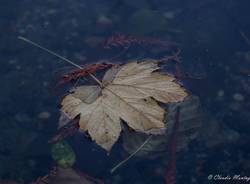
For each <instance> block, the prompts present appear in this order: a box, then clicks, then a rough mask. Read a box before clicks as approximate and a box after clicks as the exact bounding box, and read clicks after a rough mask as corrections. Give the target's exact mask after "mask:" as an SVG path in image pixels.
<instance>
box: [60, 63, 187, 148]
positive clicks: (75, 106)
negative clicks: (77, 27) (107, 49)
mask: <svg viewBox="0 0 250 184" xmlns="http://www.w3.org/2000/svg"><path fill="white" fill-rule="evenodd" d="M159 69H160V67H159V65H158V62H157V61H153V60H152V61H150V60H148V61H144V62H137V61H134V62H130V63H127V64H125V65H122V66H120V67H117V66H115V67H112V68H111V69H110V70H108V71H107V72H106V74H105V75H104V77H103V80H102V82H99V83H98V84H99V85H96V86H93V85H92V86H88V85H82V86H78V87H76V88H74V89H72V90H71V93H70V94H69V95H67V96H65V97H64V98H63V100H62V102H61V105H62V111H63V112H65V113H66V114H67V115H68V116H69V117H70V118H72V119H73V118H75V117H77V116H78V115H80V119H79V126H80V130H81V131H84V132H86V131H87V132H88V134H89V135H90V136H91V138H92V139H93V140H94V141H96V143H97V144H98V145H100V146H101V147H102V148H104V149H105V150H107V151H109V150H110V149H111V148H112V146H113V145H114V143H115V142H116V141H117V140H118V138H119V135H120V133H121V130H122V127H121V120H123V121H125V122H126V123H127V124H128V126H129V127H130V128H132V129H133V130H135V131H138V132H143V133H147V134H162V133H164V130H165V128H166V126H167V125H166V124H165V123H164V114H165V113H166V111H165V109H164V108H162V107H161V106H160V105H159V104H158V103H157V102H161V103H175V102H180V101H183V100H184V98H185V97H186V96H187V95H188V93H187V92H186V91H185V89H184V88H182V87H181V86H180V85H179V84H178V83H176V81H175V78H174V77H173V76H171V75H169V74H161V73H159V72H157V70H159Z"/></svg>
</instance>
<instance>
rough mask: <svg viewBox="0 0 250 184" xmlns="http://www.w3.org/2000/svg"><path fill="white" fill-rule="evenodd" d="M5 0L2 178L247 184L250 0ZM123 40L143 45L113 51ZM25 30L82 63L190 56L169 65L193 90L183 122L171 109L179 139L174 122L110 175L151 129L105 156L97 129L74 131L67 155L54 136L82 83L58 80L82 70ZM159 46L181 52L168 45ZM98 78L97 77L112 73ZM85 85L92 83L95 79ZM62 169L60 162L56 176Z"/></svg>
mask: <svg viewBox="0 0 250 184" xmlns="http://www.w3.org/2000/svg"><path fill="white" fill-rule="evenodd" d="M0 4H1V6H0V29H1V35H0V64H1V66H0V84H1V90H0V115H1V116H0V183H5V182H7V181H9V183H15V182H16V183H25V184H26V183H31V182H32V181H33V182H34V181H37V178H39V177H43V176H45V178H44V179H43V180H41V181H37V183H50V184H55V183H65V184H71V183H102V182H103V183H107V184H109V183H112V184H113V183H114V184H123V183H124V184H125V183H126V184H127V183H129V184H149V183H150V184H151V183H156V184H158V183H159V184H166V183H168V184H172V183H181V184H184V183H185V184H189V183H190V184H191V183H193V184H207V183H217V182H221V181H223V182H228V183H230V182H232V183H237V182H242V183H248V182H250V163H249V160H250V148H249V143H250V142H249V141H250V139H249V135H250V134H249V133H250V125H249V123H250V122H249V119H250V113H249V109H250V101H249V95H250V24H249V22H250V14H249V7H250V2H249V1H248V0H238V1H233V0H221V1H220V2H218V1H215V0H200V1H198V0H190V1H183V0H175V1H174V0H109V1H101V0H91V1H90V0H61V1H59V0H43V1H31V0H19V1H17V0H10V1H5V2H4V1H2V2H0ZM114 35H126V36H128V35H130V36H131V37H133V38H134V39H135V40H136V41H133V42H131V44H130V43H129V46H128V43H127V42H125V43H126V44H125V43H124V42H123V43H118V42H119V41H117V42H116V43H115V44H113V45H111V48H110V49H105V48H104V44H103V43H104V41H105V40H107V39H108V38H110V37H111V36H114ZM18 36H22V37H25V38H28V39H30V40H32V41H34V42H36V43H39V44H41V45H42V46H44V47H46V48H48V49H50V50H51V51H53V52H56V53H58V54H59V55H60V56H63V57H66V58H68V59H70V60H71V61H74V62H75V63H76V64H77V65H81V66H82V65H84V66H86V65H87V64H93V63H100V62H103V61H105V62H110V63H116V64H118V63H120V64H124V63H128V62H130V61H133V60H141V61H142V60H146V59H149V58H151V59H160V58H163V57H165V56H166V55H174V54H175V53H176V52H178V51H181V53H180V55H179V57H180V62H179V63H178V62H177V63H178V67H177V69H176V66H177V64H176V61H174V62H169V64H166V65H163V68H162V69H163V72H169V73H171V74H172V75H174V76H176V77H177V78H178V79H177V81H178V83H179V84H181V85H183V87H184V88H186V89H187V90H188V92H189V93H190V96H191V97H190V98H189V99H188V100H186V101H185V102H182V103H179V104H178V106H180V107H181V111H180V115H179V118H176V111H175V110H176V104H171V105H168V106H167V107H165V108H166V109H167V111H168V114H167V117H166V119H167V120H166V121H167V122H168V123H169V125H171V123H172V125H173V126H174V124H175V123H176V122H177V120H176V119H179V127H180V130H179V132H178V131H177V132H178V133H177V134H176V137H177V140H173V139H172V138H171V137H173V136H172V135H174V128H173V129H172V130H170V129H169V130H168V135H169V136H165V137H164V136H163V137H157V136H156V137H154V138H153V139H152V140H151V141H150V142H149V143H148V144H145V147H143V148H142V149H141V150H140V151H139V152H138V153H137V154H136V155H134V156H133V157H132V158H131V159H129V160H128V161H127V162H126V163H125V164H123V165H122V166H121V167H119V168H118V169H117V170H115V172H113V173H110V170H111V169H112V168H113V167H114V166H115V165H117V164H118V163H119V162H121V161H122V160H124V159H126V158H127V157H128V156H129V155H130V154H133V152H134V151H135V150H136V149H137V148H138V147H140V145H141V144H142V143H143V140H145V139H146V138H147V136H145V135H144V134H136V133H134V132H133V131H131V130H129V129H128V127H126V125H125V126H124V127H123V128H124V130H123V132H122V134H121V136H120V139H119V140H118V142H117V143H116V144H115V145H114V146H113V148H112V150H111V151H110V153H109V154H107V152H106V151H105V150H104V149H102V148H101V147H100V146H98V145H97V144H96V143H94V142H93V141H91V138H90V137H89V136H88V135H86V134H84V133H80V132H75V133H74V134H73V135H72V136H69V137H67V138H66V139H65V140H64V141H65V142H61V143H60V144H62V145H63V146H62V145H61V147H63V148H65V150H66V151H65V150H63V149H62V150H61V149H58V150H59V151H58V150H57V147H56V148H55V146H53V145H52V144H50V143H48V141H49V140H50V139H51V137H53V136H54V135H55V134H57V131H58V130H57V127H58V122H59V117H60V101H61V99H62V98H63V96H64V95H65V94H66V93H67V92H68V90H69V89H70V88H71V87H72V86H74V85H78V84H76V82H73V83H70V82H68V83H67V84H66V85H62V86H60V87H58V88H55V85H56V84H57V83H58V81H60V79H61V76H63V75H65V74H67V73H69V72H71V71H72V70H74V69H76V68H74V66H71V65H69V64H68V63H66V62H64V61H63V60H61V59H60V58H58V57H56V56H53V55H51V54H49V53H46V52H44V51H43V50H41V49H38V48H37V47H35V46H32V45H31V44H28V43H25V42H23V41H22V40H20V39H18ZM126 36H125V37H126ZM126 38H127V37H126ZM159 43H160V44H159ZM162 43H164V44H165V43H171V44H173V45H174V46H173V47H174V48H172V47H171V48H169V49H167V50H166V49H165V47H162V45H161V44H162ZM164 44H163V45H164ZM95 75H96V76H97V77H99V78H100V77H101V76H102V75H103V72H102V71H100V72H97V73H96V74H95ZM81 80H82V81H80V83H87V82H88V83H91V84H93V83H94V81H93V80H91V78H89V77H87V78H85V79H81ZM78 82H79V81H77V83H78ZM124 124H125V123H124ZM169 127H171V126H169ZM65 145H66V146H65ZM171 145H172V146H171ZM173 145H175V146H176V147H177V148H176V149H174V148H173V147H174V146H173ZM57 146H58V145H57ZM59 148H60V145H59ZM62 160H63V161H62ZM65 160H66V161H65ZM62 162H63V163H62ZM65 162H66V163H67V164H68V165H67V164H66V166H65ZM62 165H63V166H64V168H62ZM59 166H61V167H59ZM53 167H57V170H56V172H55V173H54V174H53V173H52V172H50V171H51V170H53ZM63 176H68V177H69V178H71V179H69V178H67V177H65V178H64V177H63ZM53 177H54V178H53ZM55 178H57V179H55ZM58 178H59V179H58ZM72 178H73V179H72ZM79 178H80V179H79ZM169 178H172V179H169ZM1 181H2V182H1Z"/></svg>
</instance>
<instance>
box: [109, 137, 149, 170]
mask: <svg viewBox="0 0 250 184" xmlns="http://www.w3.org/2000/svg"><path fill="white" fill-rule="evenodd" d="M151 138H152V135H150V136H149V137H148V138H147V139H146V140H145V141H144V142H143V143H142V145H140V146H139V147H138V148H137V149H136V150H135V152H134V153H132V154H131V155H129V156H128V157H127V158H126V159H124V160H123V161H121V162H120V163H118V164H117V165H116V166H115V167H113V168H112V169H111V170H110V172H111V173H114V172H115V171H116V170H117V169H118V168H119V167H121V166H122V165H123V164H125V163H126V162H127V161H128V160H130V159H131V158H132V157H133V156H134V155H135V154H136V153H138V152H139V151H140V150H141V149H142V148H143V146H145V145H146V144H147V143H148V141H149V140H150V139H151Z"/></svg>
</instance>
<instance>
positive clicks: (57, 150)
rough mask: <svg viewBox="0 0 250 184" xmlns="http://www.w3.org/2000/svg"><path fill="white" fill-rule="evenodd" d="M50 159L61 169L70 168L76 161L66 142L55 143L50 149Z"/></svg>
mask: <svg viewBox="0 0 250 184" xmlns="http://www.w3.org/2000/svg"><path fill="white" fill-rule="evenodd" d="M51 155H52V158H53V159H54V160H55V161H56V163H57V164H58V165H59V166H60V167H63V168H69V167H72V166H73V165H74V163H75V161H76V155H75V153H74V151H73V149H72V148H71V146H70V145H69V144H68V143H67V142H66V141H61V142H59V143H56V144H54V145H53V146H52V148H51Z"/></svg>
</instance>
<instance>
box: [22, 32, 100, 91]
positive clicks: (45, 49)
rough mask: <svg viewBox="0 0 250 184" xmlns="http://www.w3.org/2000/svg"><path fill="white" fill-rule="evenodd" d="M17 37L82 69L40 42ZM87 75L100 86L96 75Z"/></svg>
mask: <svg viewBox="0 0 250 184" xmlns="http://www.w3.org/2000/svg"><path fill="white" fill-rule="evenodd" d="M17 38H18V39H19V40H22V41H24V42H26V43H29V44H31V45H33V46H35V47H37V48H39V49H41V50H43V51H45V52H47V53H49V54H51V55H53V56H56V57H58V58H60V59H61V60H63V61H65V62H67V63H69V64H71V65H73V66H75V67H76V68H79V69H83V67H81V66H80V65H78V64H76V63H74V62H73V61H70V60H69V59H67V58H65V57H63V56H61V55H59V54H57V53H55V52H53V51H51V50H49V49H47V48H45V47H43V46H42V45H40V44H38V43H35V42H33V41H31V40H29V39H28V38H25V37H23V36H18V37H17ZM89 76H90V77H91V78H93V79H94V80H95V81H96V82H97V83H98V84H99V85H100V86H102V82H101V81H100V80H99V79H97V77H96V76H95V75H93V74H91V73H89Z"/></svg>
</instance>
